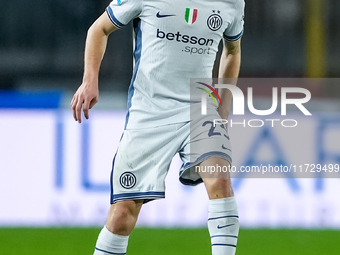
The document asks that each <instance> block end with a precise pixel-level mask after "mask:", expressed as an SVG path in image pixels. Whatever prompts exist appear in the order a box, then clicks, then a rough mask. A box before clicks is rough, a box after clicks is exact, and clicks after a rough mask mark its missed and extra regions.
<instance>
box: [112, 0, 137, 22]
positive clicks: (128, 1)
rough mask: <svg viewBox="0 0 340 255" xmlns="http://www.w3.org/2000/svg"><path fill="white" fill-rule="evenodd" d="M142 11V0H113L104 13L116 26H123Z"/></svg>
mask: <svg viewBox="0 0 340 255" xmlns="http://www.w3.org/2000/svg"><path fill="white" fill-rule="evenodd" d="M141 12H142V0H113V1H112V2H111V3H110V4H109V6H108V7H107V8H106V13H107V15H108V17H109V19H110V20H111V22H112V23H113V25H115V26H116V27H117V28H123V27H124V26H126V25H127V24H128V23H129V22H130V21H131V20H133V19H135V18H137V17H138V16H139V15H140V13H141Z"/></svg>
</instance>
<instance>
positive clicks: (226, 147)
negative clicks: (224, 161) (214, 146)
mask: <svg viewBox="0 0 340 255" xmlns="http://www.w3.org/2000/svg"><path fill="white" fill-rule="evenodd" d="M222 149H225V150H228V151H231V150H230V149H228V148H227V147H224V145H223V144H222Z"/></svg>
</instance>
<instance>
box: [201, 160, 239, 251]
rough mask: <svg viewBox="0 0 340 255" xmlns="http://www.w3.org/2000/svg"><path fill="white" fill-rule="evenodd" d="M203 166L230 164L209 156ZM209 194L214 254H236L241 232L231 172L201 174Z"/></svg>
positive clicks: (210, 225)
mask: <svg viewBox="0 0 340 255" xmlns="http://www.w3.org/2000/svg"><path fill="white" fill-rule="evenodd" d="M200 166H201V167H207V166H215V167H216V166H220V167H221V169H223V166H224V167H228V166H229V162H228V161H227V160H225V159H222V158H217V157H216V158H209V159H207V160H205V161H203V162H202V163H201V164H200ZM200 175H201V177H202V179H203V182H204V184H205V187H206V189H207V192H208V196H209V218H208V229H209V233H210V237H211V245H212V254H213V255H222V254H223V255H234V254H235V252H236V244H237V238H238V232H239V221H238V210H237V204H236V201H235V198H234V194H233V189H232V186H231V180H230V176H229V173H227V172H222V173H221V172H215V173H214V174H213V175H211V174H210V173H209V174H207V173H204V174H200Z"/></svg>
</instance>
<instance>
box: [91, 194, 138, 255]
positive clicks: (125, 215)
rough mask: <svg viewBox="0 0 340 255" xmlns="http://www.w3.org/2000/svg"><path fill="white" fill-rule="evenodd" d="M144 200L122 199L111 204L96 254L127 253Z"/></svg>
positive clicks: (99, 237) (98, 240)
mask: <svg viewBox="0 0 340 255" xmlns="http://www.w3.org/2000/svg"><path fill="white" fill-rule="evenodd" d="M142 204H143V200H135V201H134V200H127V201H120V202H117V203H114V204H112V205H111V208H110V211H109V214H108V217H107V221H106V224H105V226H104V228H103V229H102V231H101V232H100V234H99V236H98V239H97V243H96V248H95V252H94V255H107V254H122V255H123V254H126V249H127V245H128V240H129V235H130V234H131V232H132V230H133V228H134V227H135V225H136V222H137V218H138V214H139V212H140V209H141V207H142Z"/></svg>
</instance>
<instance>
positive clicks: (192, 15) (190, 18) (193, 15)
mask: <svg viewBox="0 0 340 255" xmlns="http://www.w3.org/2000/svg"><path fill="white" fill-rule="evenodd" d="M196 19H197V9H191V8H186V9H185V21H186V22H187V23H188V24H194V23H195V21H196Z"/></svg>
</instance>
